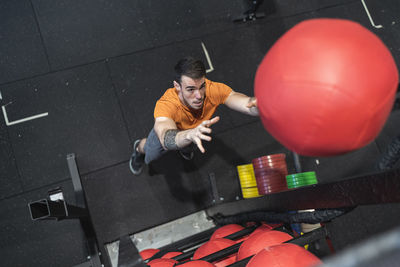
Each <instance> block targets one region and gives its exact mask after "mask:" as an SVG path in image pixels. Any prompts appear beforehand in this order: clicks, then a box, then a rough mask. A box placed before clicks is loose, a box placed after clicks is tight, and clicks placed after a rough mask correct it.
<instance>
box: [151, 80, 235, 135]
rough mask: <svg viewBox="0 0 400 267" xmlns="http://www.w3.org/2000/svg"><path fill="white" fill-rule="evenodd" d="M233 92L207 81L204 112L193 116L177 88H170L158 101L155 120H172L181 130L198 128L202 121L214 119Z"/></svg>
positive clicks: (223, 86) (226, 87)
mask: <svg viewBox="0 0 400 267" xmlns="http://www.w3.org/2000/svg"><path fill="white" fill-rule="evenodd" d="M231 92H232V88H230V87H229V86H227V85H225V84H223V83H217V82H213V81H210V80H207V79H206V94H205V98H204V104H203V109H202V112H199V113H198V114H193V113H192V112H190V109H189V108H188V107H187V106H185V105H184V104H183V103H182V102H181V101H180V100H179V96H178V92H177V91H176V89H175V88H169V89H167V91H166V92H165V93H164V95H163V96H162V97H161V98H160V99H159V100H158V101H157V103H156V107H155V108H154V118H157V117H168V118H171V119H172V120H173V121H174V122H175V124H176V127H178V129H179V130H187V129H192V128H195V127H197V126H198V125H199V124H200V123H201V122H202V121H204V120H209V119H211V118H212V115H213V114H214V112H215V110H216V109H217V107H218V106H219V105H220V104H223V103H225V100H226V98H227V97H228V96H229V94H230V93H231Z"/></svg>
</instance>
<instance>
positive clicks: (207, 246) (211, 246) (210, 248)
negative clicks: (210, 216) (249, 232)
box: [193, 238, 236, 267]
mask: <svg viewBox="0 0 400 267" xmlns="http://www.w3.org/2000/svg"><path fill="white" fill-rule="evenodd" d="M235 244H236V242H235V241H232V240H229V239H224V238H215V239H212V240H210V241H208V242H206V243H204V244H203V245H201V246H200V247H199V248H198V249H197V250H196V251H195V252H194V255H193V259H194V260H198V259H201V258H203V257H205V256H208V255H210V254H212V253H214V252H217V251H220V250H222V249H224V248H227V247H230V246H232V245H235ZM235 261H236V254H232V255H231V256H228V257H226V258H225V259H222V260H220V261H216V262H213V264H214V265H215V266H217V267H224V266H227V265H230V264H232V263H234V262H235Z"/></svg>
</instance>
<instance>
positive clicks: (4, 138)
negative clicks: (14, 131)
mask: <svg viewBox="0 0 400 267" xmlns="http://www.w3.org/2000/svg"><path fill="white" fill-rule="evenodd" d="M6 127H7V126H6V124H5V122H4V121H0V162H1V164H0V173H1V174H2V175H0V184H1V186H0V199H3V198H5V197H8V196H12V195H14V194H17V193H21V192H22V191H23V188H22V184H21V180H20V177H19V174H18V169H17V166H16V162H15V157H14V152H13V149H12V146H11V142H10V140H9V137H8V132H7V129H6Z"/></svg>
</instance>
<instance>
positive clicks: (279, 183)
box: [252, 154, 288, 195]
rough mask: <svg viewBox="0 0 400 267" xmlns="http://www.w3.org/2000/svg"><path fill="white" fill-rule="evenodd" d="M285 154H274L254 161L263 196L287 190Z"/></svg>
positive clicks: (258, 185)
mask: <svg viewBox="0 0 400 267" xmlns="http://www.w3.org/2000/svg"><path fill="white" fill-rule="evenodd" d="M285 157H286V156H285V154H274V155H268V156H263V157H259V158H255V159H253V161H252V163H253V167H254V174H255V176H256V181H257V188H258V192H259V193H260V194H261V195H266V194H271V193H278V192H281V191H284V190H287V189H288V188H287V184H286V180H285V176H286V175H287V174H288V171H287V165H286V159H285Z"/></svg>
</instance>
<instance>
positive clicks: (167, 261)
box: [147, 259, 178, 267]
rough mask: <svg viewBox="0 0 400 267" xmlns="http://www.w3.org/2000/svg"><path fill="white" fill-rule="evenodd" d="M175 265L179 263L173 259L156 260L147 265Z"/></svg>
mask: <svg viewBox="0 0 400 267" xmlns="http://www.w3.org/2000/svg"><path fill="white" fill-rule="evenodd" d="M175 263H178V262H177V261H176V260H173V259H154V260H152V261H150V262H149V263H147V265H149V266H151V267H172V266H174V264H175Z"/></svg>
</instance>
